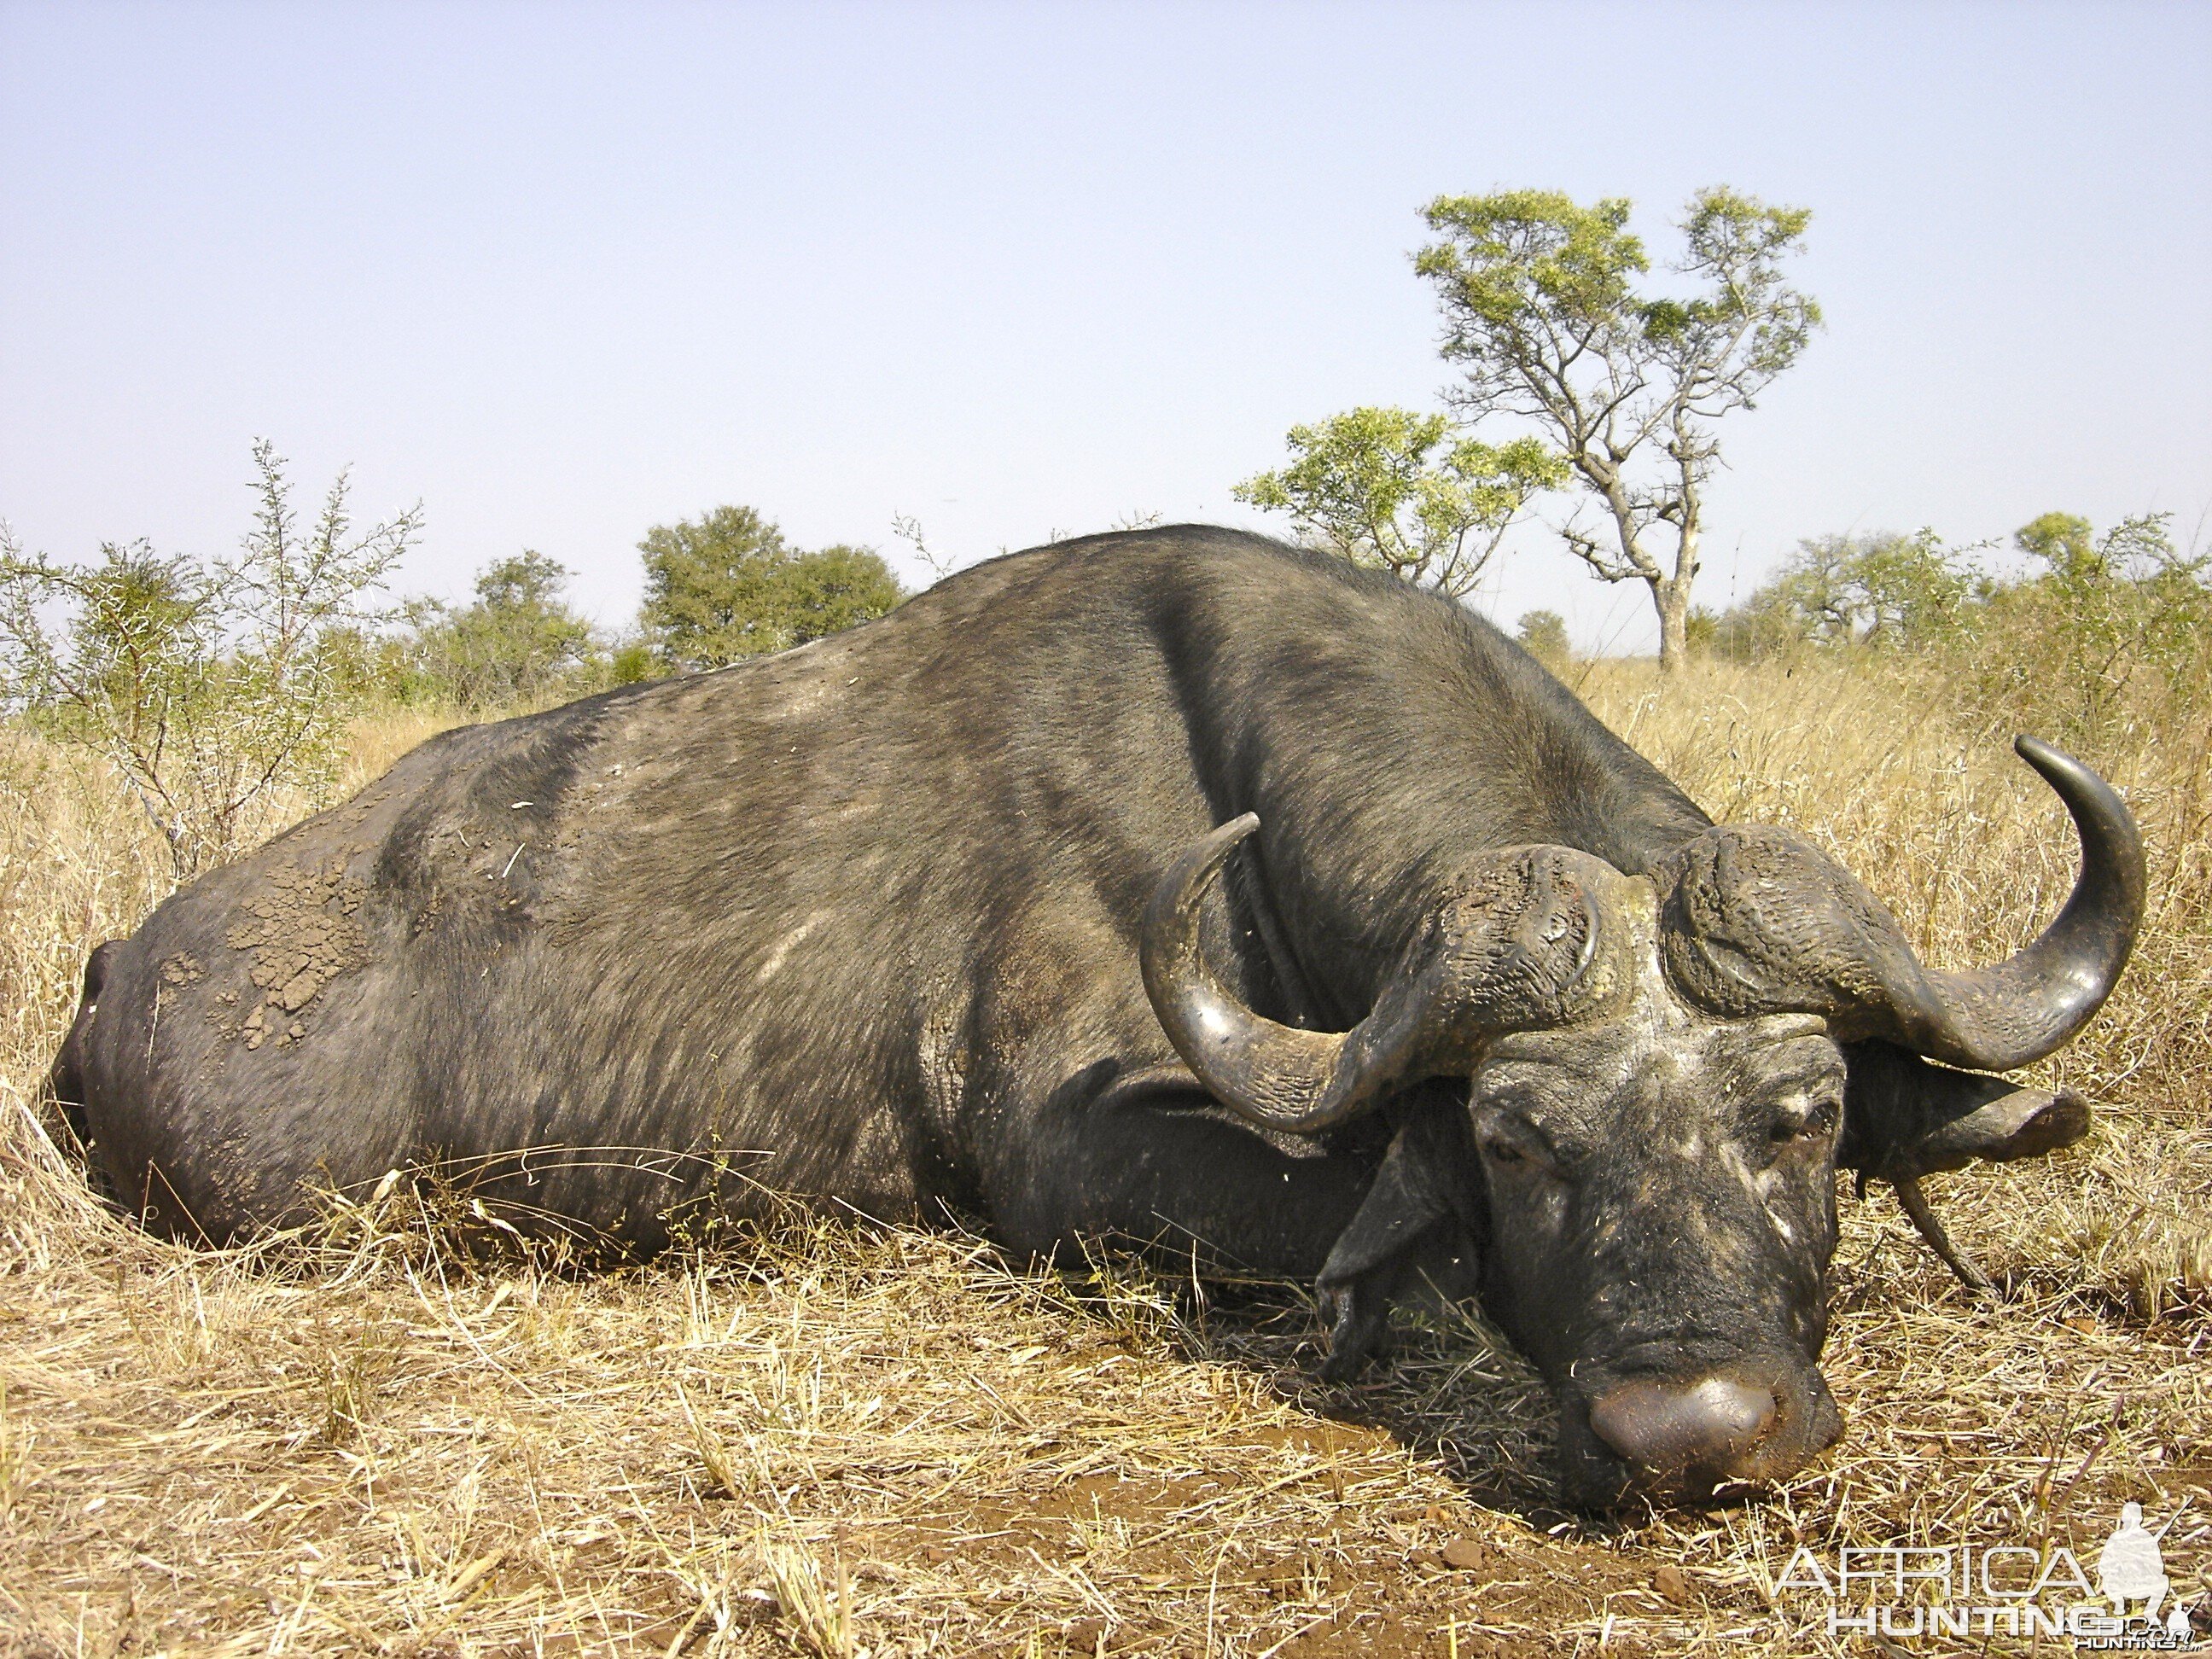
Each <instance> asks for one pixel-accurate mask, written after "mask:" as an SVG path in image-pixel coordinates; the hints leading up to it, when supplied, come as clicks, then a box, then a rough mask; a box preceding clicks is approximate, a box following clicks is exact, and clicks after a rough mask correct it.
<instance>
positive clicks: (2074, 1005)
mask: <svg viewBox="0 0 2212 1659" xmlns="http://www.w3.org/2000/svg"><path fill="white" fill-rule="evenodd" d="M2013 748H2014V749H2015V750H2016V751H2017V752H2018V753H2019V755H2020V757H2021V759H2022V760H2024V761H2026V762H2027V763H2028V764H2029V765H2030V766H2032V767H2033V768H2034V769H2036V770H2037V771H2038V772H2039V773H2041V774H2042V775H2043V778H2044V781H2045V782H2046V783H2048V784H2050V786H2051V788H2052V789H2054V790H2055V791H2057V794H2058V798H2059V799H2061V800H2062V801H2063V802H2065V804H2066V810H2067V811H2068V812H2069V813H2070V814H2071V815H2072V816H2073V819H2074V828H2075V833H2076V834H2078V835H2079V836H2081V874H2080V875H2079V877H2078V878H2076V879H2075V884H2074V891H2073V893H2072V895H2071V896H2069V898H2068V899H2067V901H2066V904H2065V907H2064V908H2063V909H2061V910H2060V911H2059V913H2058V915H2057V919H2056V920H2054V921H2052V922H2051V926H2050V927H2046V928H2045V929H2044V931H2043V934H2042V936H2041V937H2040V938H2039V939H2037V940H2036V941H2035V942H2034V943H2033V945H2029V946H2028V947H2027V949H2026V950H2024V951H2021V952H2020V953H2019V954H2018V955H2016V956H2015V957H2012V958H2011V960H2009V961H2008V962H2003V963H1998V964H1997V965H1996V966H1995V967H1991V968H1983V969H1974V970H1972V971H1970V972H1966V973H1935V972H1929V971H1928V970H1926V969H1920V968H1919V967H1918V965H1917V963H1914V964H1911V969H1912V970H1911V971H1905V972H1894V973H1885V974H1884V975H1883V978H1884V979H1885V980H1886V981H1887V985H1886V987H1885V988H1886V989H1887V991H1888V992H1889V994H1890V995H1889V1000H1890V1006H1891V1010H1892V1012H1893V1017H1894V1019H1895V1022H1896V1030H1895V1034H1894V1036H1893V1041H1896V1042H1901V1043H1903V1044H1904V1045H1905V1046H1906V1047H1908V1048H1914V1049H1917V1050H1918V1051H1919V1052H1920V1053H1922V1054H1926V1055H1928V1056H1929V1057H1930V1058H1931V1059H1935V1060H1945V1061H1948V1063H1950V1064H1951V1065H1954V1066H1969V1067H1972V1069H1974V1070H1976V1071H1984V1072H2008V1071H2010V1070H2012V1069H2013V1068H2014V1067H2015V1066H2027V1065H2030V1064H2032V1063H2033V1062H2034V1061H2036V1060H2041V1059H2042V1058H2043V1057H2044V1056H2045V1055H2046V1054H2051V1053H2052V1052H2054V1051H2055V1050H2057V1048H2060V1047H2061V1046H2063V1044H2064V1043H2065V1042H2066V1041H2067V1040H2068V1039H2069V1038H2070V1037H2071V1036H2073V1035H2074V1034H2075V1032H2076V1031H2078V1030H2081V1028H2082V1027H2083V1026H2084V1025H2086V1024H2088V1023H2089V1018H2090V1016H2092V1015H2093V1014H2094V1013H2095V1012H2097V1010H2098V1009H2099V1007H2100V1006H2102V1005H2103V1003H2104V1000H2105V999H2106V997H2108V996H2110V995H2111V994H2112V987H2113V986H2114V985H2116V984H2117V983H2118V981H2119V977H2120V969H2121V968H2122V967H2124V965H2125V964H2126V963H2127V959H2128V952H2129V951H2130V949H2132V948H2133V946H2134V945H2135V939H2136V927H2138V926H2139V925H2140V924H2141V922H2142V910H2143V850H2142V836H2140V835H2139V834H2138V833H2137V832H2136V824H2135V819H2134V818H2133V817H2130V815H2129V812H2128V809H2127V804H2126V803H2125V802H2124V801H2123V800H2122V799H2120V794H2119V792H2118V790H2116V789H2114V788H2113V787H2112V785H2110V784H2109V783H2106V781H2104V779H2102V778H2100V777H2099V776H2098V775H2096V774H2095V773H2094V772H2093V771H2091V770H2090V769H2088V768H2087V767H2086V766H2084V765H2082V764H2081V762H2080V761H2078V760H2075V758H2074V757H2073V756H2071V755H2069V754H2067V753H2066V752H2065V751H2064V750H2061V749H2056V748H2053V747H2052V746H2051V744H2047V743H2045V742H2043V741H2041V740H2040V739H2039V738H2030V737H2025V736H2023V737H2020V738H2015V739H2014V742H2013Z"/></svg>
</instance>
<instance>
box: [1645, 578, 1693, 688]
mask: <svg viewBox="0 0 2212 1659" xmlns="http://www.w3.org/2000/svg"><path fill="white" fill-rule="evenodd" d="M1651 602H1652V604H1653V605H1656V607H1657V608H1658V611H1659V667H1660V671H1662V673H1668V674H1679V673H1680V672H1681V671H1682V670H1683V669H1684V668H1685V667H1686V666H1687V665H1688V664H1689V660H1690V585H1689V583H1687V582H1686V581H1680V580H1676V581H1657V582H1654V583H1652V584H1651Z"/></svg>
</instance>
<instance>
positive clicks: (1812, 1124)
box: [1767, 1098, 1843, 1142]
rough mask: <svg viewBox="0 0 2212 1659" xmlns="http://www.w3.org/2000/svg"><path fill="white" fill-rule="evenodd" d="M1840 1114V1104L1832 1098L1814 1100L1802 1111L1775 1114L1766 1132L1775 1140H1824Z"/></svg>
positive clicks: (1832, 1130) (1831, 1131)
mask: <svg viewBox="0 0 2212 1659" xmlns="http://www.w3.org/2000/svg"><path fill="white" fill-rule="evenodd" d="M1842 1115H1843V1109H1842V1108H1841V1106H1840V1105H1839V1104H1838V1103H1837V1102H1836V1101H1835V1100H1833V1099H1832V1098H1831V1099H1826V1100H1816V1101H1814V1103H1812V1104H1811V1105H1810V1106H1809V1107H1808V1108H1807V1109H1806V1110H1805V1111H1803V1112H1802V1113H1799V1112H1782V1113H1778V1114H1777V1115H1776V1116H1775V1119H1774V1123H1773V1126H1772V1127H1771V1128H1770V1129H1769V1130H1768V1131H1767V1134H1768V1137H1769V1138H1770V1139H1773V1140H1775V1141H1777V1142H1789V1141H1793V1140H1825V1139H1826V1138H1827V1137H1828V1136H1829V1135H1830V1134H1831V1133H1833V1132H1834V1130H1835V1127H1836V1121H1837V1120H1838V1118H1839V1117H1841V1116H1842Z"/></svg>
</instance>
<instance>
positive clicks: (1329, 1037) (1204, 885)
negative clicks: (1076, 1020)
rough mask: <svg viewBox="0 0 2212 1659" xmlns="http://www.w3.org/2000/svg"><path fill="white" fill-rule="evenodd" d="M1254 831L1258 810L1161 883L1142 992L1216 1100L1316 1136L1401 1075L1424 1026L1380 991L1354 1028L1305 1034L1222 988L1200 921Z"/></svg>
mask: <svg viewBox="0 0 2212 1659" xmlns="http://www.w3.org/2000/svg"><path fill="white" fill-rule="evenodd" d="M1259 827H1260V818H1259V815H1258V814H1257V813H1255V812H1247V813H1245V814H1244V816H1243V817H1239V818H1232V819H1231V820H1230V821H1229V822H1228V823H1225V824H1223V825H1222V826H1221V827H1220V828H1219V829H1216V830H1214V831H1213V832H1212V834H1211V835H1209V836H1206V838H1205V839H1204V840H1203V841H1201V842H1199V843H1198V844H1197V845H1196V846H1195V847H1194V848H1191V849H1190V850H1189V851H1188V852H1187V853H1185V854H1183V855H1182V857H1181V858H1179V859H1177V860H1176V862H1175V864H1174V865H1173V866H1171V867H1170V869H1169V871H1168V872H1167V874H1166V875H1165V876H1164V877H1163V878H1161V881H1160V884H1159V886H1158V888H1157V889H1156V890H1154V892H1153V894H1152V902H1151V903H1150V904H1148V905H1146V907H1145V927H1144V937H1143V940H1142V949H1141V955H1142V960H1143V967H1144V973H1145V991H1146V994H1147V995H1148V996H1150V997H1151V999H1152V1007H1153V1010H1154V1011H1155V1012H1157V1013H1158V1015H1159V1019H1160V1024H1161V1026H1162V1027H1163V1028H1164V1030H1166V1032H1167V1034H1168V1040H1169V1041H1170V1042H1173V1043H1174V1044H1175V1046H1176V1053H1177V1054H1181V1055H1182V1058H1183V1062H1184V1064H1186V1065H1188V1066H1189V1067H1190V1069H1191V1070H1192V1071H1193V1072H1194V1073H1197V1076H1198V1079H1199V1081H1200V1082H1201V1083H1203V1084H1205V1085H1206V1088H1207V1090H1208V1091H1210V1092H1211V1093H1212V1095H1213V1097H1214V1098H1215V1099H1217V1100H1218V1101H1220V1102H1221V1103H1222V1104H1223V1105H1225V1106H1226V1107H1228V1108H1229V1109H1231V1111H1233V1112H1235V1113H1236V1114H1237V1115H1238V1116H1239V1117H1242V1118H1245V1119H1247V1120H1249V1121H1251V1122H1254V1123H1257V1124H1261V1125H1262V1126H1264V1127H1267V1128H1271V1129H1281V1130H1285V1131H1286V1132H1288V1133H1291V1134H1302V1135H1310V1134H1318V1133H1321V1132H1322V1130H1324V1129H1329V1128H1334V1127H1335V1126H1336V1125H1338V1124H1340V1123H1342V1122H1345V1121H1347V1120H1349V1119H1351V1118H1354V1117H1357V1116H1358V1115H1359V1114H1360V1113H1362V1112H1364V1111H1365V1110H1366V1109H1368V1108H1369V1107H1370V1106H1372V1105H1374V1104H1375V1103H1376V1100H1377V1099H1378V1098H1379V1097H1381V1096H1382V1095H1383V1093H1384V1092H1385V1091H1387V1090H1388V1089H1389V1086H1390V1085H1392V1084H1393V1083H1395V1082H1396V1081H1397V1080H1398V1079H1400V1077H1401V1076H1402V1074H1403V1071H1404V1067H1405V1063H1406V1061H1407V1060H1408V1059H1409V1058H1410V1057H1411V1054H1412V1052H1413V1047H1414V1045H1415V1043H1416V1042H1417V1041H1418V1040H1419V1034H1420V1033H1419V1027H1420V1024H1421V1022H1420V1020H1419V1018H1415V1017H1413V1015H1414V1010H1413V1008H1411V1007H1409V1006H1407V1001H1408V999H1407V998H1406V997H1404V996H1402V995H1401V996H1398V997H1395V998H1394V997H1392V995H1391V994H1390V992H1389V991H1386V992H1385V993H1384V994H1383V1001H1382V1002H1381V1003H1378V1004H1377V1005H1376V1010H1375V1012H1373V1013H1372V1014H1370V1015H1369V1016H1368V1018H1365V1019H1364V1020H1363V1021H1361V1022H1360V1023H1359V1024H1358V1026H1357V1027H1355V1028H1354V1029H1353V1030H1349V1031H1302V1030H1297V1028H1295V1027H1293V1026H1289V1025H1278V1024H1275V1022H1274V1021H1273V1020H1271V1019H1263V1018H1261V1017H1260V1016H1259V1015H1257V1014H1255V1013H1254V1012H1252V1011H1251V1010H1250V1009H1249V1008H1247V1007H1246V1006H1244V1005H1243V1003H1242V1002H1240V1001H1238V1000H1237V998H1236V997H1234V996H1232V995H1231V994H1229V992H1228V991H1226V990H1225V989H1224V988H1223V987H1222V985H1221V982H1220V981H1218V980H1217V979H1215V978H1214V976H1213V972H1212V969H1209V968H1208V967H1207V966H1206V962H1205V959H1204V957H1202V956H1201V955H1200V952H1199V948H1198V932H1199V927H1198V924H1199V913H1200V909H1201V908H1202V907H1203V906H1204V904H1205V902H1206V892H1207V890H1209V889H1210V888H1211V887H1212V884H1213V878H1214V877H1215V876H1216V875H1217V874H1218V872H1219V871H1220V869H1221V866H1222V864H1223V862H1224V861H1225V860H1226V859H1227V858H1228V857H1229V855H1230V854H1231V853H1233V852H1234V851H1236V850H1237V843H1238V842H1241V841H1243V839H1244V837H1245V836H1249V835H1250V834H1251V833H1252V832H1253V831H1254V830H1255V829H1258V828H1259ZM1398 985H1399V982H1398V981H1393V985H1392V987H1391V988H1392V990H1396V989H1397V988H1398ZM1394 1005H1395V1006H1394Z"/></svg>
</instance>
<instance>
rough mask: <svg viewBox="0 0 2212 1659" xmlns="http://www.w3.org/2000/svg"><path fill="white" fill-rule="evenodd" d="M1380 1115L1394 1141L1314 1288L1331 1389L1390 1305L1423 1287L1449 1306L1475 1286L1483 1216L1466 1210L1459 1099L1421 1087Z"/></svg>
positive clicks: (1471, 1185) (1466, 1145) (1385, 1324)
mask: <svg viewBox="0 0 2212 1659" xmlns="http://www.w3.org/2000/svg"><path fill="white" fill-rule="evenodd" d="M1385 1110H1387V1111H1389V1114H1390V1115H1391V1116H1392V1117H1393V1118H1394V1119H1395V1120H1396V1121H1397V1125H1398V1128H1397V1133H1395V1135H1393V1136H1392V1137H1391V1139H1390V1146H1389V1151H1388V1152H1385V1153H1384V1154H1383V1164H1382V1167H1381V1168H1379V1169H1378V1170H1376V1172H1375V1180H1374V1183H1373V1184H1372V1185H1371V1186H1370V1187H1369V1188H1368V1189H1367V1196H1366V1198H1365V1199H1364V1200H1362V1202H1361V1204H1360V1206H1359V1209H1358V1212H1357V1213H1356V1214H1355V1215H1354V1216H1353V1217H1352V1225H1350V1226H1348V1227H1346V1229H1345V1230H1344V1231H1343V1232H1342V1233H1341V1234H1340V1235H1339V1236H1338V1237H1337V1241H1336V1243H1335V1245H1334V1248H1333V1249H1331V1250H1330V1251H1329V1253H1328V1261H1327V1262H1325V1263H1324V1264H1323V1265H1322V1270H1321V1273H1320V1274H1319V1276H1318V1278H1317V1279H1316V1282H1315V1289H1316V1290H1317V1291H1320V1293H1321V1304H1322V1312H1323V1314H1324V1316H1326V1317H1327V1318H1328V1322H1329V1340H1328V1358H1327V1359H1326V1360H1324V1361H1323V1362H1322V1376H1323V1377H1325V1378H1327V1379H1328V1381H1330V1382H1333V1383H1334V1382H1341V1381H1343V1380H1344V1379H1345V1378H1346V1377H1349V1376H1352V1375H1353V1374H1355V1373H1356V1372H1357V1371H1358V1369H1359V1367H1360V1366H1361V1365H1362V1364H1364V1363H1365V1361H1366V1359H1367V1357H1368V1355H1369V1354H1370V1353H1371V1352H1374V1351H1375V1349H1376V1346H1378V1345H1379V1344H1381V1343H1382V1341H1383V1338H1384V1336H1385V1334H1387V1331H1388V1328H1389V1320H1390V1306H1391V1304H1392V1303H1394V1302H1395V1301H1397V1300H1398V1299H1399V1298H1400V1297H1402V1296H1405V1295H1407V1294H1408V1293H1409V1292H1412V1291H1416V1290H1417V1289H1419V1288H1420V1287H1421V1281H1423V1280H1424V1279H1425V1280H1427V1281H1428V1285H1427V1288H1429V1289H1430V1290H1431V1291H1436V1292H1440V1293H1442V1294H1443V1295H1445V1296H1448V1297H1454V1298H1457V1297H1463V1296H1472V1295H1474V1294H1475V1292H1476V1291H1477V1290H1478V1288H1479V1286H1480V1276H1481V1268H1480V1261H1481V1251H1482V1243H1481V1240H1482V1237H1483V1235H1484V1234H1485V1233H1486V1231H1488V1229H1487V1225H1486V1223H1487V1216H1486V1214H1482V1213H1477V1212H1470V1210H1469V1207H1468V1206H1469V1205H1470V1204H1471V1203H1474V1202H1476V1201H1477V1200H1475V1199H1474V1194H1475V1192H1476V1191H1477V1190H1479V1188H1480V1178H1479V1171H1477V1170H1474V1137H1473V1135H1472V1134H1471V1133H1469V1131H1468V1123H1467V1111H1466V1105H1465V1098H1464V1097H1463V1096H1460V1095H1457V1094H1455V1092H1454V1091H1450V1090H1449V1089H1439V1088H1438V1087H1437V1086H1436V1085H1433V1084H1431V1085H1423V1086H1422V1087H1420V1088H1419V1089H1415V1090H1413V1091H1408V1092H1407V1094H1405V1095H1403V1096H1401V1097H1399V1098H1398V1099H1397V1100H1396V1101H1395V1102H1393V1103H1391V1104H1390V1105H1389V1106H1388V1107H1386V1108H1385ZM1469 1176H1475V1177H1476V1178H1475V1179H1474V1181H1472V1182H1470V1180H1469Z"/></svg>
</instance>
